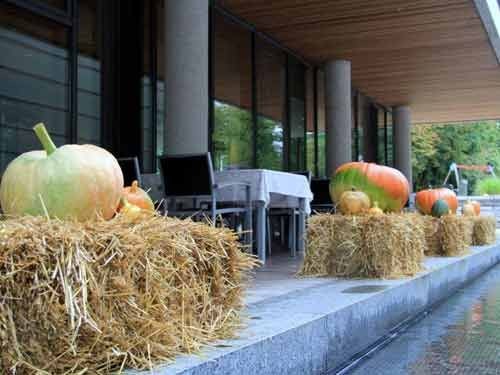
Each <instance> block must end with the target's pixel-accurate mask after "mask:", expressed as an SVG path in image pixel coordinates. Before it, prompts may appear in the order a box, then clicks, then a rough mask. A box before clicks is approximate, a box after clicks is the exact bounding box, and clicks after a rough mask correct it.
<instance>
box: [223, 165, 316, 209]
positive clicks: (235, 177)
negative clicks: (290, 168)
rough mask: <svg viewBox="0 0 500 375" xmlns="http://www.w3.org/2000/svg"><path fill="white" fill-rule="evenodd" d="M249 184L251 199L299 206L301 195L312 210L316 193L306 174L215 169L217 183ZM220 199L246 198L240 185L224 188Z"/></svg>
mask: <svg viewBox="0 0 500 375" xmlns="http://www.w3.org/2000/svg"><path fill="white" fill-rule="evenodd" d="M235 182H239V183H246V184H250V186H251V189H252V190H251V195H252V197H251V198H252V201H254V202H255V201H258V202H263V203H264V205H265V207H274V208H292V207H294V208H295V207H299V198H305V210H306V213H307V214H309V213H310V212H311V206H310V202H311V201H312V199H313V194H312V192H311V188H310V186H309V182H308V181H307V178H306V177H305V176H301V175H298V174H293V173H286V172H278V171H271V170H267V169H234V170H225V171H220V172H215V183H216V184H230V183H235ZM217 200H218V201H231V200H233V201H234V200H244V190H243V189H241V188H239V189H238V188H236V189H234V188H224V189H221V190H220V192H219V193H218V195H217Z"/></svg>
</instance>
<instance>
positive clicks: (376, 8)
mask: <svg viewBox="0 0 500 375" xmlns="http://www.w3.org/2000/svg"><path fill="white" fill-rule="evenodd" d="M481 1H486V0H413V1H406V0H356V1H352V0H272V1H269V0H252V1H248V0H220V1H219V4H220V5H221V6H223V7H225V8H226V9H228V10H229V11H230V12H232V13H234V14H235V15H237V16H238V17H240V18H242V19H244V20H246V21H247V22H249V23H251V24H252V25H254V26H255V27H256V28H257V29H258V30H260V31H263V32H265V33H267V34H269V35H271V36H272V37H273V38H275V39H276V40H278V41H279V42H281V43H282V44H284V45H285V46H287V47H288V48H290V49H291V50H293V51H296V52H297V53H298V54H299V55H301V56H304V58H306V59H307V60H309V61H311V62H312V63H315V64H318V65H321V64H323V63H324V62H325V61H328V60H331V59H347V60H350V61H351V63H352V80H353V85H354V86H356V87H358V88H359V89H360V91H362V92H364V93H366V94H367V95H369V96H370V97H372V98H374V99H375V100H377V101H378V102H379V103H381V104H383V105H385V106H393V105H398V104H409V105H410V106H411V108H412V117H413V121H414V122H441V121H459V120H474V119H484V118H495V119H496V118H500V105H499V99H498V98H500V66H499V64H498V60H497V57H496V54H495V51H494V48H493V47H492V45H494V44H492V43H491V41H490V39H489V37H488V33H487V31H486V29H487V27H486V26H485V24H483V22H482V20H481V17H480V11H479V10H478V9H481V8H480V7H479V6H478V7H477V8H476V5H477V4H475V3H480V2H481ZM483 18H484V17H483ZM497 36H498V35H497ZM499 43H500V42H499Z"/></svg>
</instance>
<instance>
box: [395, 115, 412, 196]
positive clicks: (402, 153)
mask: <svg viewBox="0 0 500 375" xmlns="http://www.w3.org/2000/svg"><path fill="white" fill-rule="evenodd" d="M392 122H393V129H394V165H395V167H396V168H397V169H399V170H400V171H401V172H402V173H403V174H404V175H405V176H406V178H407V179H408V182H409V183H410V190H413V189H412V168H411V111H410V107H408V106H397V107H393V108H392Z"/></svg>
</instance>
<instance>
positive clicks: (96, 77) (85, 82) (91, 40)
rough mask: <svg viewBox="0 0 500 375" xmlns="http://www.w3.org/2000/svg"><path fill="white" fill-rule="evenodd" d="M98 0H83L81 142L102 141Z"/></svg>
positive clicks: (80, 4)
mask: <svg viewBox="0 0 500 375" xmlns="http://www.w3.org/2000/svg"><path fill="white" fill-rule="evenodd" d="M97 12H98V6H97V0H80V1H79V2H78V14H79V16H80V20H79V21H80V23H79V32H78V130H77V134H78V135H77V137H78V143H93V144H100V143H101V97H100V95H101V58H100V51H99V41H98V36H99V32H98V20H99V16H98V14H97Z"/></svg>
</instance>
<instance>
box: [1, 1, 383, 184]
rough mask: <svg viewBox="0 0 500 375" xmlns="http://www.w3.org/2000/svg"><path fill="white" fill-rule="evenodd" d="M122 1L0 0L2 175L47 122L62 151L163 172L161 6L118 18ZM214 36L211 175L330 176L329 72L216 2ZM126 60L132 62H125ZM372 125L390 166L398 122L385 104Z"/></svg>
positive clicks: (362, 122) (134, 6)
mask: <svg viewBox="0 0 500 375" xmlns="http://www.w3.org/2000/svg"><path fill="white" fill-rule="evenodd" d="M24 3H26V4H28V3H32V5H36V3H40V4H38V6H34V7H32V6H24V5H23V4H24ZM70 5H76V8H75V6H70ZM116 5H117V4H116V3H114V2H102V1H99V0H72V1H71V2H69V1H61V0H59V1H57V0H51V1H41V0H29V1H26V2H19V3H17V2H16V5H15V6H14V5H7V3H5V2H2V3H1V4H0V47H2V51H4V52H3V54H2V56H1V57H0V79H1V82H2V84H1V85H0V170H3V169H4V168H5V166H6V165H7V164H8V162H9V161H10V160H12V159H13V158H14V157H16V156H17V155H19V154H20V153H22V152H25V151H27V150H32V149H38V148H39V145H38V141H37V140H36V138H35V136H34V135H33V133H32V127H33V125H34V124H35V123H37V122H40V121H43V122H44V123H45V124H46V126H47V128H48V130H49V132H50V133H51V135H52V136H53V138H54V141H55V143H56V144H58V145H61V144H64V143H92V144H98V145H101V146H103V147H105V148H107V149H108V150H110V151H111V152H113V153H115V155H117V156H138V157H139V159H140V161H141V167H142V171H143V172H154V171H157V167H158V163H157V156H159V155H162V154H164V153H165V152H167V151H168V150H165V148H164V140H165V139H164V138H165V130H164V128H165V82H164V77H163V67H164V65H165V63H166V62H165V61H164V59H165V54H164V50H165V46H164V37H165V35H164V30H165V25H164V22H165V21H164V16H165V1H164V0H145V1H143V2H141V3H137V2H135V1H134V0H123V1H121V2H120V11H119V12H118V11H117V8H116ZM72 9H73V10H75V11H76V17H75V15H73V14H70V11H71V10H72ZM51 12H53V15H54V16H53V17H52V16H51ZM54 20H58V21H57V22H56V21H54ZM61 20H64V22H63V21H61ZM132 20H136V21H137V22H135V23H133V22H132V23H131V22H129V21H132ZM58 22H60V23H58ZM123 24H127V25H130V27H129V28H127V30H123V27H121V26H120V25H123ZM210 32H211V38H210V40H211V43H210V47H211V61H210V68H211V70H210V73H211V81H210V85H209V87H210V89H211V98H210V100H211V108H212V110H213V112H212V113H211V122H210V124H207V126H210V130H211V139H210V150H211V151H212V154H213V160H214V164H215V168H216V169H225V168H256V167H257V168H268V169H274V170H288V171H302V170H306V169H307V170H310V171H311V172H313V174H314V175H315V176H319V177H321V176H326V124H325V82H324V79H325V78H324V73H323V72H322V71H321V70H320V69H318V68H315V67H310V66H307V65H306V64H304V63H303V62H302V60H300V59H299V58H297V57H296V56H295V55H294V54H293V53H291V52H289V51H287V50H286V49H285V48H283V47H282V46H280V45H279V44H277V43H276V42H275V41H273V40H271V39H269V38H268V37H267V36H265V35H263V34H260V33H258V32H256V31H255V30H253V28H251V27H248V25H246V24H245V23H243V22H241V21H239V20H237V19H236V18H233V17H231V16H229V15H228V14H226V13H225V12H222V11H220V9H219V8H218V7H217V6H215V5H214V6H213V7H212V11H211V30H210ZM126 56H137V59H132V60H134V61H126V62H124V61H125V60H127V59H125V58H124V57H126ZM136 60H137V61H136ZM120 63H121V65H120ZM135 88H137V89H135ZM130 92H135V94H134V93H132V94H130ZM368 106H373V103H372V102H371V101H370V100H369V99H368V98H366V97H363V96H362V95H361V94H360V93H358V92H357V91H356V90H353V107H352V115H353V134H352V135H353V137H352V140H353V159H354V160H358V159H359V158H360V157H363V153H364V151H365V149H366V144H364V142H363V139H364V135H365V130H366V129H367V126H368V125H369V124H368V123H370V124H371V122H373V121H372V120H371V117H370V116H373V113H372V112H370V113H368V114H367V111H366V108H368ZM131 107H132V108H131ZM370 108H371V107H370ZM136 115H137V116H136ZM376 117H377V120H376V121H377V136H376V138H377V149H376V155H377V160H378V161H379V162H380V163H386V164H389V165H390V164H391V163H392V160H393V155H392V152H393V151H392V119H391V114H390V112H387V113H386V112H385V110H382V109H380V108H379V109H378V112H377V113H376ZM124 127H126V130H125V131H123V128H124ZM368 141H369V139H366V142H368ZM366 142H365V143H366Z"/></svg>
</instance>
